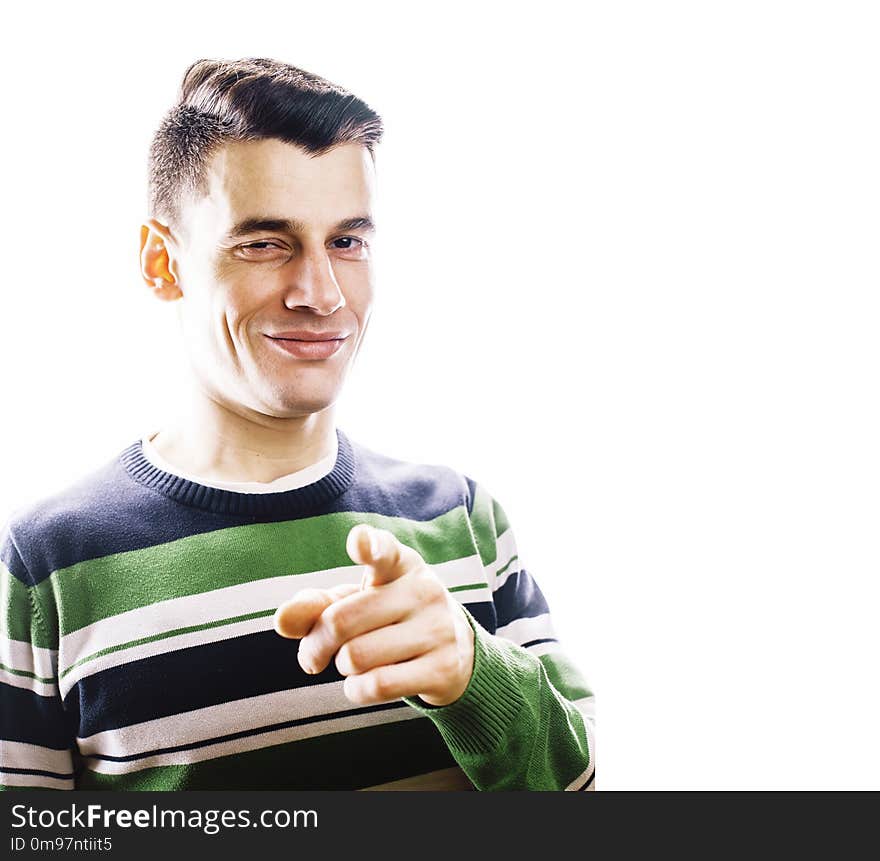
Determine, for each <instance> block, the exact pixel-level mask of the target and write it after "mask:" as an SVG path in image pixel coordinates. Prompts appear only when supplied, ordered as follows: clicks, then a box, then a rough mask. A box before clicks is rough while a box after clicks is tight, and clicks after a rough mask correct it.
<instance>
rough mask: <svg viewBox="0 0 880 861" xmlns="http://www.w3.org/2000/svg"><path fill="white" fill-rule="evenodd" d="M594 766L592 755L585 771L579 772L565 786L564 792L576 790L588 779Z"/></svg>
mask: <svg viewBox="0 0 880 861" xmlns="http://www.w3.org/2000/svg"><path fill="white" fill-rule="evenodd" d="M594 770H595V769H594V766H593V762H592V757H591V758H590V765H589V767H588V768H587V770H586V771H584V772H581V774H579V775H578V776H577V777H576V778H575V779H574V780H573V781H572V782H571V783H569V784H568V786H566V787H565V791H566V792H577V791H578V790H579V789H580V788H581V787H582V786H583V785H584V784H585V783H586V782H587V780H589V778H590V775H591V774H592V773H593V771H594Z"/></svg>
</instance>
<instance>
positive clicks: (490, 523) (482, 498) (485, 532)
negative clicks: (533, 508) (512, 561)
mask: <svg viewBox="0 0 880 861" xmlns="http://www.w3.org/2000/svg"><path fill="white" fill-rule="evenodd" d="M470 520H471V526H472V527H473V530H474V537H475V538H476V541H477V548H478V549H479V551H480V559H481V560H482V562H483V565H491V564H492V563H493V562H494V561H495V559H496V557H497V556H498V550H497V547H496V541H497V535H498V533H497V532H496V531H495V512H494V500H493V499H492V497H491V496H490V495H489V493H488V491H487V490H486V489H485V488H484V487H483V486H482V485H481V484H478V485H476V489H475V491H474V504H473V508H472V510H471V516H470Z"/></svg>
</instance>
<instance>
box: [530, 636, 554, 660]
mask: <svg viewBox="0 0 880 861" xmlns="http://www.w3.org/2000/svg"><path fill="white" fill-rule="evenodd" d="M525 642H527V643H528V640H526V641H525ZM524 648H525V650H526V651H527V652H528V653H529V654H530V655H534V656H535V657H536V658H540V657H541V655H549V654H551V653H553V652H561V651H562V646H561V645H560V644H559V643H558V642H553V643H535V644H534V645H533V646H525V647H524Z"/></svg>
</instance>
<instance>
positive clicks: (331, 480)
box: [119, 427, 357, 516]
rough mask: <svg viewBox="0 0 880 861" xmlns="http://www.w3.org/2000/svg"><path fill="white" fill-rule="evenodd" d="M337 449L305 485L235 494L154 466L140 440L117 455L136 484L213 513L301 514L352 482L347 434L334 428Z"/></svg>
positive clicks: (352, 465) (351, 455) (352, 464)
mask: <svg viewBox="0 0 880 861" xmlns="http://www.w3.org/2000/svg"><path fill="white" fill-rule="evenodd" d="M336 438H337V440H338V441H339V452H338V454H337V456H336V465H335V466H334V467H333V469H332V470H331V471H330V472H329V473H328V474H327V475H325V476H324V477H323V478H320V479H318V481H316V482H313V483H312V484H307V485H305V486H304V487H296V488H293V489H292V490H284V491H281V492H279V493H238V492H236V491H234V490H223V489H221V488H219V487H207V486H206V485H204V484H198V483H196V482H194V481H190V480H189V479H186V478H183V477H182V476H179V475H174V473H171V472H165V471H164V470H162V469H159V467H157V466H155V465H154V464H153V463H151V462H150V461H149V460H147V458H146V456H145V455H144V449H143V444H142V442H141V440H140V439H137V440H135V441H134V442H133V443H132V444H131V445H130V446H128V448H126V449H125V450H124V451H123V452H122V453H121V454H120V455H119V460H120V461H121V463H122V465H123V466H124V467H125V470H126V472H127V473H128V474H129V475H130V476H131V477H132V478H133V479H134V480H135V481H137V482H138V483H139V484H142V485H144V486H145V487H152V488H154V489H155V490H158V491H159V492H160V493H163V494H165V496H167V497H168V498H169V499H173V500H175V501H176V502H180V503H181V504H183V505H188V506H190V507H192V508H201V509H203V510H204V511H213V512H215V513H216V514H235V515H257V516H259V515H269V516H275V515H290V516H295V515H300V514H306V513H308V512H309V511H310V510H312V509H314V508H317V507H318V506H321V505H323V504H324V503H326V502H329V501H330V500H331V499H335V498H336V497H338V496H340V495H341V494H343V493H344V492H345V491H346V490H347V489H348V488H349V486H350V485H351V483H352V481H354V475H355V470H356V466H357V463H356V458H355V453H354V448H353V446H352V444H351V441H350V440H349V439H348V437H347V436H346V435H345V434H344V433H343V432H342V430H340V428H338V427H337V428H336Z"/></svg>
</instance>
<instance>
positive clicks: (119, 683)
mask: <svg viewBox="0 0 880 861" xmlns="http://www.w3.org/2000/svg"><path fill="white" fill-rule="evenodd" d="M465 606H466V607H467V609H468V611H469V612H470V613H471V615H472V616H473V617H474V618H475V619H476V621H477V622H479V623H480V624H481V625H482V626H483V627H484V628H486V629H487V630H488V631H489V632H490V633H493V632H494V630H495V629H494V627H493V628H490V627H488V626H487V623H488V625H491V624H492V622H493V621H494V609H493V607H492V605H491V604H490V603H489V602H478V603H474V604H466V605H465ZM299 643H300V641H299V640H288V639H285V638H283V637H279V636H278V635H277V634H276V633H275V632H274V631H260V632H258V633H255V634H247V635H245V636H241V637H232V638H229V639H226V640H220V641H219V642H214V643H205V644H203V645H199V646H190V647H189V648H185V649H175V650H173V651H170V652H166V653H164V654H159V655H153V656H150V657H147V658H141V659H139V660H135V661H131V662H129V663H125V664H121V665H119V666H115V667H108V668H107V669H105V670H102V671H100V672H97V673H93V674H91V675H88V676H85V677H83V678H81V679H80V680H79V681H78V682H77V683H76V684H75V685H74V686H73V687H72V688H71V689H70V691H69V692H68V694H67V696H66V697H65V698H64V707H65V710H66V711H68V712H69V713H70V714H72V715H77V714H78V715H79V728H78V730H77V735H79V736H80V737H86V736H90V735H93V734H94V733H97V732H103V731H105V730H108V729H118V728H119V727H123V726H130V725H131V724H136V723H141V722H143V721H147V720H153V719H155V718H161V717H168V716H169V715H174V714H179V713H181V712H188V711H193V710H194V709H202V708H208V707H209V706H215V705H219V704H220V703H226V702H230V701H234V700H241V699H245V698H247V697H255V696H260V695H262V694H270V693H276V692H278V691H285V690H294V689H297V688H305V687H309V686H311V685H320V684H327V683H328V682H336V681H340V680H342V679H343V678H344V677H343V676H342V675H340V673H339V672H338V671H337V669H336V665H335V663H334V662H333V661H331V662H330V663H329V665H328V666H327V667H326V668H325V669H324V670H323V672H321V673H318V674H317V675H314V676H312V675H309V674H307V673H305V672H304V671H303V670H302V668H301V667H300V665H299V663H298V661H297V653H298V650H299Z"/></svg>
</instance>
